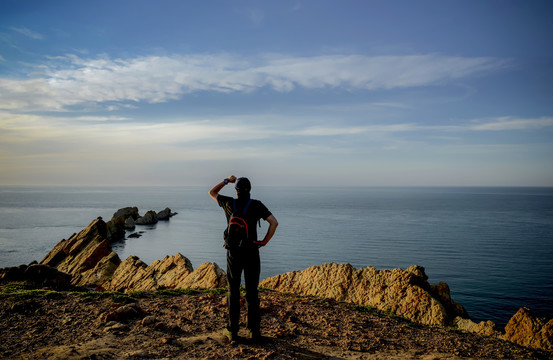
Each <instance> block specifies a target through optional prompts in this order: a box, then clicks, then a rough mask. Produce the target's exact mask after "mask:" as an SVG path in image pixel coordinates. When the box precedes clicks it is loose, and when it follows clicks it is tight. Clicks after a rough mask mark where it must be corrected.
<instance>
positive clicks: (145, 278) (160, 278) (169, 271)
mask: <svg viewBox="0 0 553 360" xmlns="http://www.w3.org/2000/svg"><path fill="white" fill-rule="evenodd" d="M225 286H226V275H225V273H224V271H223V270H221V269H220V268H219V267H218V266H217V264H214V263H204V264H202V265H200V267H199V268H198V269H196V270H194V269H193V268H192V264H191V263H190V260H188V259H187V258H186V257H184V256H183V255H181V254H179V253H177V254H176V255H174V256H166V257H165V258H164V259H163V260H156V261H154V262H153V263H151V264H150V265H146V264H145V263H144V262H142V261H141V260H140V259H139V258H137V257H136V256H130V257H129V258H127V260H125V261H123V262H122V263H121V265H120V266H119V267H118V268H117V270H116V271H115V273H114V274H113V278H112V281H111V284H110V286H109V287H108V289H109V290H115V291H124V292H129V291H137V290H141V291H148V290H157V289H164V288H169V289H173V288H182V289H189V288H190V289H199V288H202V289H212V288H220V287H225Z"/></svg>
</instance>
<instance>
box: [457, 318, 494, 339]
mask: <svg viewBox="0 0 553 360" xmlns="http://www.w3.org/2000/svg"><path fill="white" fill-rule="evenodd" d="M453 325H455V326H457V328H459V329H460V330H463V331H466V332H471V333H475V334H480V335H484V336H493V337H500V336H501V334H500V333H499V332H498V331H497V330H496V329H495V323H494V322H493V321H490V320H487V321H480V322H479V323H478V324H477V323H475V322H474V321H472V320H470V319H467V318H462V317H460V316H457V317H456V318H455V319H454V320H453Z"/></svg>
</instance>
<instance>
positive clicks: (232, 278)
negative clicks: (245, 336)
mask: <svg viewBox="0 0 553 360" xmlns="http://www.w3.org/2000/svg"><path fill="white" fill-rule="evenodd" d="M237 255H238V254H237V253H236V252H235V251H230V250H229V251H227V282H228V298H227V300H228V316H229V317H228V324H227V329H228V330H229V331H230V332H231V333H232V334H233V335H236V334H238V329H239V328H240V325H239V324H240V278H241V276H242V264H241V261H240V258H239V256H237Z"/></svg>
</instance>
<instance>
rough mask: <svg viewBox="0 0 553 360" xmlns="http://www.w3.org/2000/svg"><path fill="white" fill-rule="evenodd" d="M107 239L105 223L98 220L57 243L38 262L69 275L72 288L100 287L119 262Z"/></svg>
mask: <svg viewBox="0 0 553 360" xmlns="http://www.w3.org/2000/svg"><path fill="white" fill-rule="evenodd" d="M107 236H108V227H107V224H106V223H105V222H104V221H103V220H102V219H101V218H98V219H96V220H94V221H92V222H91V223H90V225H88V226H87V227H86V228H85V229H83V230H81V232H79V233H78V234H74V235H73V236H72V237H71V238H69V239H68V240H62V241H60V242H59V243H58V244H57V245H56V246H54V248H53V249H52V250H50V252H49V253H48V254H47V255H46V256H45V257H44V259H42V261H41V262H40V263H41V264H43V265H48V266H52V267H54V268H56V269H57V270H59V271H62V272H65V273H67V274H70V275H71V283H72V284H73V285H78V286H90V285H97V284H98V282H99V283H102V284H104V283H106V282H107V281H108V279H110V278H111V275H112V274H113V270H115V268H116V267H117V266H118V265H119V264H120V263H121V260H120V259H119V256H118V255H117V254H116V253H114V252H113V251H112V249H111V245H110V242H109V240H108V238H107Z"/></svg>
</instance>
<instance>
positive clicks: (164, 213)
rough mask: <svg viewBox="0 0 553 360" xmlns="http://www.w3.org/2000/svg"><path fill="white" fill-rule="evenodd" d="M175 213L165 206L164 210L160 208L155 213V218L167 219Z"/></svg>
mask: <svg viewBox="0 0 553 360" xmlns="http://www.w3.org/2000/svg"><path fill="white" fill-rule="evenodd" d="M176 214H177V213H173V212H171V209H169V208H165V209H164V210H161V211H160V212H158V213H157V219H158V220H159V221H167V220H169V219H170V218H171V217H173V216H175V215H176Z"/></svg>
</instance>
